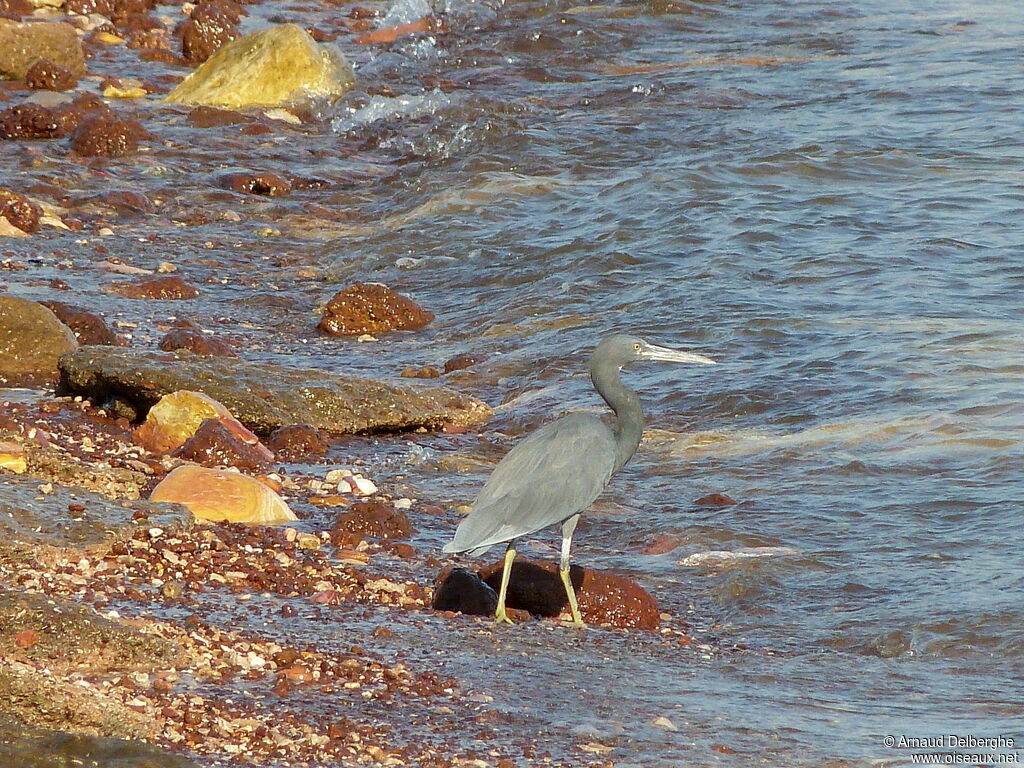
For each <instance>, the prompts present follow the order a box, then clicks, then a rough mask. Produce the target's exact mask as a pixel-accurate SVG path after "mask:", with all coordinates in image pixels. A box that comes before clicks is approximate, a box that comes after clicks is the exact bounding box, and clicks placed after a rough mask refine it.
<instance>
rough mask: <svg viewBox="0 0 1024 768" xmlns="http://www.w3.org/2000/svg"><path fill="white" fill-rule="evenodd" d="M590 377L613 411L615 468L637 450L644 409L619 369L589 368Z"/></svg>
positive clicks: (621, 465)
mask: <svg viewBox="0 0 1024 768" xmlns="http://www.w3.org/2000/svg"><path fill="white" fill-rule="evenodd" d="M590 379H591V381H593V382H594V389H596V390H597V391H598V393H599V394H600V395H601V397H603V398H604V401H605V402H606V403H608V405H610V406H611V409H612V410H613V411H615V416H616V420H615V428H614V430H613V431H614V432H615V470H616V471H618V470H619V469H621V468H622V467H623V465H625V463H626V462H627V461H629V460H630V459H631V458H632V457H633V454H634V453H636V449H637V446H639V445H640V438H641V437H642V436H643V433H644V409H643V407H642V406H641V405H640V396H639V395H638V394H637V393H636V392H634V391H633V390H631V389H629V388H628V387H627V386H626V385H624V384H623V383H622V379H621V378H619V369H618V368H611V367H607V368H606V367H599V368H592V369H591V371H590Z"/></svg>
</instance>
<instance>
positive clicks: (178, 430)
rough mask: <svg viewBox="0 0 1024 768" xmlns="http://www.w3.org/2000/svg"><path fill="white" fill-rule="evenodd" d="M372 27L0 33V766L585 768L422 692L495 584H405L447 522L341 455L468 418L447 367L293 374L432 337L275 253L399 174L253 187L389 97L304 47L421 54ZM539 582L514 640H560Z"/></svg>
mask: <svg viewBox="0 0 1024 768" xmlns="http://www.w3.org/2000/svg"><path fill="white" fill-rule="evenodd" d="M385 11H386V8H385V7H384V6H383V5H380V4H368V5H366V6H350V5H344V4H342V5H340V6H339V5H337V4H334V3H332V2H328V3H323V4H320V5H316V6H311V7H310V8H307V9H303V10H302V11H301V12H300V11H297V10H295V9H287V10H281V11H280V12H277V13H271V11H270V10H269V9H268V8H262V7H261V6H259V5H258V4H246V5H239V4H236V3H234V2H231V0H203V2H200V3H198V4H196V5H192V4H185V5H184V6H181V7H178V6H156V5H154V4H152V3H148V2H144V1H142V0H140V1H139V2H135V0H129V1H127V2H122V0H117V1H116V2H110V1H109V0H85V1H83V0H27V1H26V0H0V77H2V78H4V79H3V80H0V149H2V150H3V152H4V153H5V157H6V159H5V160H4V161H3V162H4V166H3V169H4V170H6V171H9V173H7V174H5V175H3V177H2V180H0V253H2V257H0V277H2V280H0V387H3V388H0V762H2V763H4V764H7V763H8V762H10V763H12V764H15V763H16V764H24V765H26V766H29V767H30V768H35V767H36V766H38V768H44V767H49V766H71V765H90V766H97V767H99V766H124V765H132V766H154V767H163V766H166V767H167V768H185V766H212V765H222V764H237V765H260V766H263V765H265V766H279V765H280V766H285V765H289V766H294V765H308V766H328V765H329V766H337V765H350V764H366V765H419V766H438V767H440V766H500V767H501V768H509V767H510V766H524V765H562V766H583V765H587V766H603V765H608V764H609V761H608V760H607V759H606V758H605V757H604V755H605V754H606V752H607V751H608V750H607V748H605V746H604V745H601V744H596V743H594V742H593V741H587V740H586V739H583V738H576V737H574V736H572V735H566V736H564V737H559V739H560V740H558V739H556V740H555V741H552V742H550V743H549V742H541V743H538V741H537V739H536V738H535V737H534V735H532V734H531V733H530V732H529V731H528V729H526V730H524V729H522V728H521V727H520V723H519V721H518V719H517V716H514V715H511V714H510V713H509V712H508V711H505V710H502V709H499V708H497V707H494V706H491V703H492V702H493V701H494V697H493V696H491V695H490V694H489V693H488V692H487V691H486V690H480V689H475V688H474V687H472V686H467V685H466V684H465V683H464V682H462V681H460V680H458V679H455V678H452V677H450V676H447V675H444V674H441V673H439V672H438V671H437V669H436V668H435V665H434V664H433V663H432V661H431V655H432V654H437V653H444V652H445V643H446V639H445V638H446V637H447V633H449V632H450V631H451V629H452V627H456V626H457V627H460V628H462V629H463V630H464V631H465V632H467V633H469V634H470V635H472V636H477V637H480V638H485V641H486V642H494V643H500V642H502V640H501V634H500V630H499V629H497V628H496V627H495V626H494V625H493V623H492V621H491V620H490V618H489V614H490V613H491V612H492V611H493V600H494V592H493V585H494V583H495V564H494V563H493V562H487V563H477V564H475V566H474V567H472V568H465V567H455V564H454V563H453V562H452V561H449V560H444V561H442V560H440V559H438V557H437V555H438V550H437V549H436V548H430V547H425V546H423V544H422V543H419V542H421V540H420V539H417V538H416V537H417V532H422V531H426V532H428V533H429V534H430V535H431V536H434V537H435V538H437V537H440V536H443V535H446V534H447V533H448V532H450V531H451V530H453V529H454V527H455V525H456V524H457V522H458V520H459V519H460V515H461V514H463V513H464V512H465V511H466V510H465V509H464V508H460V506H461V505H451V504H448V503H446V502H445V501H444V500H439V499H413V498H409V497H407V496H403V495H401V494H400V493H399V492H398V491H397V490H396V489H394V488H391V487H389V486H388V484H387V483H385V482H384V481H382V480H380V479H379V478H375V477H374V476H372V471H371V469H370V468H367V467H366V466H364V462H363V459H362V458H360V457H359V456H356V457H354V458H353V457H350V456H348V454H347V448H346V443H345V440H346V436H352V435H362V436H365V439H372V440H377V441H380V442H381V444H386V443H388V442H391V443H395V442H402V441H409V442H411V443H413V442H414V441H415V440H416V439H420V438H421V437H422V436H424V435H428V434H430V433H436V434H439V435H447V436H451V438H452V439H453V440H455V439H459V438H464V439H466V440H476V439H477V435H476V432H475V431H476V430H481V429H483V428H484V425H486V424H487V422H488V420H489V419H490V418H491V417H492V416H493V412H492V410H491V408H490V407H488V405H486V404H485V403H484V402H483V400H482V398H481V397H480V396H478V394H476V393H477V392H478V390H477V389H476V388H475V387H474V374H473V368H474V366H476V365H478V364H479V363H480V362H481V361H482V360H484V359H486V355H483V354H481V353H479V352H476V351H473V350H472V349H469V350H465V351H463V352H461V353H460V354H456V355H451V356H447V359H445V357H440V358H437V359H420V360H408V361H406V363H407V364H406V365H402V366H400V367H397V368H396V367H394V366H391V367H386V368H385V367H381V369H380V370H379V371H378V370H367V368H366V366H363V367H362V369H360V370H359V371H358V372H355V371H353V370H351V369H350V368H349V367H348V366H347V365H345V364H342V365H340V366H335V365H332V366H330V368H331V370H327V369H325V366H324V364H323V362H322V359H321V355H319V354H318V351H322V350H323V349H324V348H325V345H329V344H335V345H337V346H336V347H334V349H339V350H351V349H352V347H351V346H346V345H357V344H363V345H373V344H381V345H385V344H386V343H387V341H386V339H387V335H389V334H414V333H420V334H429V333H431V332H434V331H436V329H437V323H438V319H437V318H438V316H439V315H440V313H441V310H442V309H443V308H439V307H431V308H426V307H423V306H420V305H419V304H418V303H417V302H416V301H415V300H414V298H413V297H411V296H408V295H406V294H405V293H403V292H400V291H398V290H396V289H392V288H390V287H388V286H385V285H381V284H379V283H374V282H369V281H365V280H362V279H358V280H351V281H347V284H345V285H343V286H341V285H338V284H337V283H338V280H337V279H336V276H335V275H334V274H331V273H330V272H328V270H326V269H325V267H324V266H323V264H321V263H320V260H319V255H320V254H319V253H318V252H317V250H316V249H313V250H312V251H309V250H307V251H302V250H301V249H298V248H293V249H292V251H291V252H289V249H288V248H287V247H284V245H283V244H284V243H285V241H286V239H287V235H288V233H289V232H296V233H306V232H309V231H310V230H315V229H318V228H326V230H330V229H331V228H332V227H336V226H341V227H342V228H344V227H345V226H347V223H346V221H347V214H346V212H345V210H346V208H345V205H344V204H343V203H341V202H339V201H340V200H341V199H342V198H344V197H345V195H346V194H348V190H349V188H350V187H351V186H352V185H353V184H358V183H361V182H364V181H375V180H378V179H380V178H382V177H384V176H386V175H388V174H389V173H392V172H394V169H395V168H397V167H399V166H400V165H401V163H403V162H405V161H407V159H408V158H405V157H401V156H387V155H386V153H385V154H381V155H377V156H375V157H368V156H366V155H358V156H357V153H358V152H366V151H371V150H372V149H373V147H372V146H371V145H372V142H365V143H364V145H363V146H357V145H356V144H351V145H345V144H343V143H342V142H340V141H338V140H336V139H335V140H333V141H332V143H331V147H330V148H328V149H322V150H318V151H320V152H321V157H322V158H334V159H337V158H345V159H346V160H347V159H348V158H350V157H354V158H355V159H353V160H351V162H349V163H348V165H347V166H346V168H345V170H344V171H338V170H337V169H336V168H334V169H326V170H323V172H322V173H319V172H318V173H317V174H316V175H314V174H313V173H312V170H311V169H310V167H309V166H308V165H307V166H305V167H304V170H301V171H297V172H295V173H293V174H286V173H282V172H280V168H275V169H274V170H268V169H267V168H266V167H261V163H260V162H259V161H258V160H257V159H256V158H259V157H260V156H261V153H262V154H263V155H265V159H266V161H267V164H268V165H272V164H274V163H275V162H277V161H278V160H279V159H280V155H281V154H282V152H283V151H282V150H279V149H277V148H276V147H277V146H279V145H281V144H283V145H287V143H288V142H289V141H291V140H292V139H294V138H296V137H302V138H304V139H305V138H310V137H312V138H313V139H315V138H316V137H317V136H331V127H330V122H329V120H328V119H326V118H325V117H323V115H325V114H329V111H325V106H326V105H330V104H331V103H332V102H333V101H334V100H336V99H337V98H339V97H340V96H341V95H343V94H344V93H346V92H347V91H349V90H350V89H352V88H353V87H357V85H360V86H361V87H363V88H365V89H366V92H367V93H368V94H371V95H372V94H375V93H380V94H385V95H386V94H388V93H390V91H389V86H388V85H387V84H386V83H362V84H359V83H358V81H357V79H356V76H355V74H354V72H353V68H352V66H351V64H350V63H349V61H348V59H347V58H346V57H345V56H344V55H342V54H341V53H340V52H339V50H338V49H337V48H332V47H324V45H323V43H325V42H329V41H336V40H339V39H341V40H342V41H344V42H345V43H346V44H345V46H344V48H345V50H346V51H347V52H349V53H352V54H353V57H354V58H355V59H357V60H358V59H359V56H360V54H359V53H358V49H359V48H360V47H365V46H388V45H391V44H394V43H395V42H396V41H403V40H405V41H407V40H415V39H418V38H425V37H430V38H436V37H437V36H440V35H443V34H444V33H445V31H446V23H445V21H444V20H443V19H438V18H436V17H434V16H433V15H431V14H428V15H424V16H423V17H421V18H418V19H413V20H411V21H408V20H401V19H398V20H397V21H396V22H395V23H394V24H391V23H387V24H385V23H383V22H384V15H385ZM247 17H249V18H248V20H247ZM293 22H300V24H295V23H293ZM243 27H244V28H245V29H251V30H252V31H250V32H248V33H247V34H243ZM280 61H288V62H290V65H289V66H288V67H280V66H277V65H276V64H275V62H280ZM204 62H205V63H204ZM292 75H295V77H294V78H292V77H291V76H292ZM225 83H227V84H228V85H227V87H225V85H224V84H225ZM431 87H433V86H431ZM260 142H267V143H260ZM274 142H278V144H274ZM225 156H227V157H229V158H230V162H231V164H232V165H233V166H234V168H233V169H228V170H225V168H224V162H223V159H224V157H225ZM183 159H184V161H185V162H187V163H188V164H189V167H190V168H194V169H195V170H194V172H190V173H189V174H188V176H187V178H184V179H180V180H179V183H175V184H170V183H167V184H162V183H159V184H152V183H151V182H152V180H153V179H160V178H162V177H163V175H164V174H166V173H168V172H169V171H168V168H172V167H175V166H177V165H180V164H181V162H182V161H183ZM272 161H273V162H272ZM250 163H251V165H250ZM147 185H148V186H147ZM221 227H227V228H228V229H227V230H224V229H221ZM179 232H184V233H185V234H179ZM234 239H240V240H241V241H242V242H244V247H243V246H242V245H240V244H239V243H238V242H234V243H233V242H232V241H233V240H234ZM288 242H291V243H292V245H294V241H288ZM182 243H184V244H185V245H184V246H182ZM278 243H281V244H282V245H280V246H279V245H278ZM254 264H255V265H258V268H254V267H253V265H254ZM432 324H433V326H432ZM432 328H433V329H434V330H433V331H432ZM281 339H288V342H287V346H288V351H289V353H290V354H289V355H288V356H287V359H286V360H285V361H284V362H280V360H281V358H284V357H285V355H283V354H282V353H281V349H282V347H283V346H285V342H282V341H281ZM307 343H308V344H309V350H310V351H309V352H308V353H305V354H304V353H302V352H299V353H297V354H296V352H295V350H296V349H302V347H303V345H305V344H307ZM341 357H342V360H344V357H343V355H342V356H341ZM297 360H298V361H300V362H299V363H297V362H296V361H297ZM339 367H340V370H338V368H339ZM417 379H438V380H439V381H440V382H441V383H437V382H433V381H432V382H429V383H427V382H422V381H415V380H417ZM467 384H468V386H466V385H467ZM459 565H460V566H465V565H467V564H466V563H460V564H459ZM552 576H553V574H552V572H551V570H550V568H549V567H548V566H546V565H544V564H541V563H536V562H528V561H526V560H524V561H522V562H521V563H519V564H517V570H516V574H515V577H514V579H513V590H512V592H511V593H510V602H509V605H510V608H511V609H512V610H511V612H512V613H513V615H514V616H516V617H517V618H518V619H519V620H521V621H522V622H524V623H525V624H526V626H527V627H537V626H539V627H544V628H545V631H546V629H548V628H550V629H559V630H561V627H560V624H559V617H560V615H562V613H563V609H564V608H565V605H564V595H563V593H562V591H561V585H560V583H559V582H558V579H557V576H555V577H554V578H552ZM573 580H574V583H575V584H576V589H577V594H578V595H579V599H580V605H581V608H582V610H583V612H584V617H585V618H586V619H587V621H588V622H590V623H592V624H594V625H595V626H597V627H600V629H599V630H597V631H600V632H605V633H608V636H609V637H615V638H622V637H628V636H630V635H631V633H637V634H638V635H642V636H643V637H644V639H643V640H642V641H640V642H645V643H651V644H652V645H655V646H657V647H659V648H663V647H668V648H672V649H676V648H683V649H689V648H691V647H692V646H693V643H692V641H691V638H690V636H689V635H688V632H687V630H688V627H687V625H686V623H685V622H683V621H682V620H680V619H677V618H675V617H672V616H669V615H668V614H665V613H662V612H659V607H658V605H657V602H656V601H655V599H654V598H653V597H652V596H651V595H650V594H648V593H647V592H646V591H645V590H643V589H642V588H641V587H640V586H639V585H638V584H636V583H635V582H633V581H631V580H630V579H627V578H625V577H623V576H620V575H617V574H613V573H603V572H599V571H595V570H590V569H582V568H575V569H574V571H573ZM334 627H337V630H336V631H334V630H333V629H332V628H334ZM403 628H404V629H406V630H408V631H403ZM409 628H413V629H409ZM307 630H309V632H308V634H309V635H310V636H315V637H316V638H318V640H316V641H314V640H307V639H306V634H307V633H306V631H307ZM332 632H333V634H332ZM410 634H411V635H419V636H421V637H422V638H430V639H429V640H422V639H421V640H420V641H419V642H421V643H423V644H424V645H427V646H429V650H428V651H425V652H424V651H423V650H422V649H420V648H418V647H417V643H416V642H414V641H413V640H412V639H411V637H410ZM324 638H329V640H324ZM659 727H660V726H659Z"/></svg>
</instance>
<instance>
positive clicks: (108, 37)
mask: <svg viewBox="0 0 1024 768" xmlns="http://www.w3.org/2000/svg"><path fill="white" fill-rule="evenodd" d="M93 37H94V38H95V39H96V41H97V42H100V43H103V44H104V45H120V44H121V43H123V42H124V38H123V37H118V36H117V35H112V34H110V33H109V32H97V33H96V34H95V35H93Z"/></svg>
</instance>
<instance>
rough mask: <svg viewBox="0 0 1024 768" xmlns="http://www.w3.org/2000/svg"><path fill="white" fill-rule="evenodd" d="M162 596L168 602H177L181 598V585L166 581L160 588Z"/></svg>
mask: <svg viewBox="0 0 1024 768" xmlns="http://www.w3.org/2000/svg"><path fill="white" fill-rule="evenodd" d="M160 594H161V595H163V596H164V597H166V598H167V599H168V600H177V599H179V598H180V597H181V594H182V590H181V584H179V583H178V582H176V581H165V582H164V583H163V585H162V586H161V587H160Z"/></svg>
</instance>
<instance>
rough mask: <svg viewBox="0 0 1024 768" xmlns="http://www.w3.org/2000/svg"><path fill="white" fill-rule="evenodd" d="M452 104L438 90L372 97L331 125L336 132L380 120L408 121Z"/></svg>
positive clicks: (336, 119) (345, 131)
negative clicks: (363, 104)
mask: <svg viewBox="0 0 1024 768" xmlns="http://www.w3.org/2000/svg"><path fill="white" fill-rule="evenodd" d="M449 104H451V99H450V98H449V97H448V96H447V95H446V94H445V93H443V92H442V91H440V90H433V91H427V92H426V93H417V94H406V95H402V96H374V97H373V98H371V99H370V101H369V102H367V104H366V105H365V106H363V107H359V108H358V109H353V110H351V111H350V112H349V115H348V116H347V117H337V118H335V119H334V121H333V122H332V123H331V127H332V128H333V129H334V130H335V131H336V132H338V133H347V132H348V131H352V130H355V129H357V128H363V127H365V126H367V125H372V124H373V123H376V122H377V121H379V120H394V119H399V118H401V119H406V120H410V119H413V118H417V117H423V116H424V115H433V114H435V113H436V112H438V111H439V110H442V109H444V108H445V107H447V106H448V105H449Z"/></svg>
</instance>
